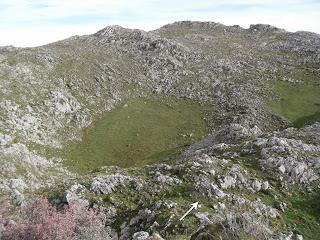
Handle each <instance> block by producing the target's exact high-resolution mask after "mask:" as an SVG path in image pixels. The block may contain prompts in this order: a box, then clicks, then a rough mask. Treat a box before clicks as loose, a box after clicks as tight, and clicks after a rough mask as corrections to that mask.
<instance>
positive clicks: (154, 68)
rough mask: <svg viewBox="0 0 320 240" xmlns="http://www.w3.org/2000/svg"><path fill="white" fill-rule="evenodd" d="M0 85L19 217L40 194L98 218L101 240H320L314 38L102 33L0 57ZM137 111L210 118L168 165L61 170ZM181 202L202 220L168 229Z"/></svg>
mask: <svg viewBox="0 0 320 240" xmlns="http://www.w3.org/2000/svg"><path fill="white" fill-rule="evenodd" d="M0 86H1V87H0V96H1V98H0V106H1V108H0V163H1V172H0V190H1V195H3V196H6V195H9V196H11V198H12V199H13V200H14V201H15V202H16V203H17V204H18V205H21V204H23V203H24V202H25V201H27V199H28V198H30V197H32V196H34V195H36V194H44V195H48V196H50V198H51V199H52V201H54V202H56V203H57V204H58V203H70V202H72V201H77V202H80V203H81V204H85V205H87V206H90V207H94V208H101V209H103V211H106V212H107V213H108V216H110V219H109V221H108V224H109V226H108V227H110V229H111V230H110V238H112V239H118V238H119V239H131V238H132V239H161V237H160V236H162V237H163V238H165V239H190V238H191V239H221V238H222V239H233V238H234V239H303V237H304V238H305V239H317V238H318V237H319V235H320V232H319V229H320V209H319V204H320V202H319V193H320V192H319V186H320V185H319V177H320V125H319V123H317V121H320V114H319V113H320V107H319V106H320V36H319V35H318V34H315V33H309V32H296V33H290V32H287V31H285V30H283V29H278V28H276V27H273V26H269V25H262V24H258V25H251V26H250V28H249V29H243V28H241V27H239V26H224V25H222V24H219V23H212V22H177V23H173V24H169V25H166V26H164V27H162V28H160V29H158V30H155V31H151V32H144V31H140V30H131V29H125V28H122V27H120V26H110V27H106V28H105V29H102V30H101V31H99V32H97V33H96V34H94V35H87V36H75V37H72V38H69V39H66V40H63V41H60V42H56V43H52V44H49V45H46V46H42V47H37V48H23V49H20V48H14V47H2V48H0ZM137 98H142V99H145V100H146V101H148V99H153V101H154V99H156V101H160V102H161V101H164V102H166V100H165V99H167V98H170V99H171V101H178V100H186V99H187V100H188V101H192V102H193V103H200V104H201V105H203V106H204V105H205V106H211V107H209V108H211V110H209V111H206V114H205V115H204V116H201V117H202V118H203V119H205V121H206V124H207V126H208V135H207V136H204V137H203V138H202V139H201V140H200V141H196V140H197V139H195V140H194V141H193V142H194V143H193V144H192V145H190V146H188V147H186V148H184V149H183V150H182V151H181V152H180V154H179V156H176V155H175V157H174V158H171V160H170V161H169V162H168V161H165V162H164V161H161V158H159V159H158V160H157V163H154V164H149V165H146V166H143V167H141V166H139V167H134V166H133V167H130V168H120V167H117V166H101V167H99V168H97V169H95V170H94V171H87V172H81V174H79V172H77V171H73V169H74V168H70V166H68V165H67V164H66V158H67V156H66V154H60V152H61V151H63V149H65V148H66V146H68V144H70V143H73V142H77V141H81V139H83V137H84V133H83V131H84V129H86V128H88V127H89V128H90V127H91V126H92V124H94V123H95V121H96V119H97V118H99V117H101V116H103V115H104V114H105V113H107V112H112V111H117V109H118V108H119V106H122V105H121V104H124V103H126V102H128V101H130V99H137ZM172 99H175V100H172ZM166 104H167V105H168V103H166ZM169 105H170V104H169ZM178 120H179V119H178ZM142 122H143V121H142ZM124 127H125V126H124ZM181 134H182V133H181ZM182 135H183V137H186V136H185V134H182ZM190 136H191V135H190ZM187 137H188V136H187ZM189 144H190V143H189ZM189 144H188V145H189ZM151 147H152V146H151ZM180 150H181V149H180ZM128 154H131V153H130V152H129V153H128ZM122 157H123V156H122ZM124 158H125V157H124ZM128 158H129V157H128ZM123 161H126V159H123ZM88 163H89V164H90V159H88ZM73 164H75V165H76V164H77V163H76V162H73ZM106 165H108V164H106ZM109 165H110V164H109ZM193 202H199V203H200V207H199V208H198V209H197V210H193V211H192V212H191V214H190V215H189V216H187V217H186V218H185V219H184V220H183V221H179V218H180V217H181V216H182V215H183V214H184V212H185V211H186V210H188V208H189V205H190V204H191V203H193ZM219 237H220V238H219Z"/></svg>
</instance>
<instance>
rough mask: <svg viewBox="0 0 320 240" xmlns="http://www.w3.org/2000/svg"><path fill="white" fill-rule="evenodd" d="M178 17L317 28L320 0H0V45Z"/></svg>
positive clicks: (41, 41) (34, 43)
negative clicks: (109, 26)
mask: <svg viewBox="0 0 320 240" xmlns="http://www.w3.org/2000/svg"><path fill="white" fill-rule="evenodd" d="M181 20H199V21H213V22H220V23H223V24H226V25H234V24H238V25H241V26H243V27H248V26H249V25H250V24H252V23H268V24H271V25H275V26H277V27H281V28H285V29H287V30H290V31H298V30H307V31H313V32H317V33H320V0H221V1H218V0H0V46H4V45H14V46H18V47H26V46H39V45H43V44H46V43H50V42H53V41H57V40H60V39H64V38H67V37H70V36H73V35H82V34H90V33H94V32H96V31H98V30H100V29H102V28H104V27H106V26H108V25H115V24H117V25H121V26H124V27H130V28H139V29H143V30H152V29H156V28H159V27H161V26H162V25H164V24H166V23H170V22H174V21H181Z"/></svg>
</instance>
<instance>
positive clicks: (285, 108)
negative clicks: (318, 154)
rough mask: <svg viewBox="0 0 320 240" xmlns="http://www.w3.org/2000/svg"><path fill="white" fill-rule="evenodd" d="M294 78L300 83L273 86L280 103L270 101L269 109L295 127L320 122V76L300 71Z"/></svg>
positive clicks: (276, 83)
mask: <svg viewBox="0 0 320 240" xmlns="http://www.w3.org/2000/svg"><path fill="white" fill-rule="evenodd" d="M289 77H292V78H293V79H298V80H300V81H301V82H300V83H289V82H284V81H274V82H273V83H272V86H273V88H274V90H275V91H276V93H277V94H278V96H279V97H280V100H279V101H269V102H268V103H267V106H268V108H269V109H270V110H271V111H272V112H274V113H276V114H279V115H282V116H284V117H286V118H288V119H289V120H290V121H291V122H292V123H293V124H294V126H295V127H303V126H304V125H306V124H311V123H313V122H316V121H320V76H319V75H315V74H312V73H310V71H307V70H299V71H298V72H296V73H295V74H294V75H293V76H289Z"/></svg>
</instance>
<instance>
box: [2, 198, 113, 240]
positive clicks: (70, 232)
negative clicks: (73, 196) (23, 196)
mask: <svg viewBox="0 0 320 240" xmlns="http://www.w3.org/2000/svg"><path fill="white" fill-rule="evenodd" d="M0 215H1V211H0ZM3 217H5V218H6V216H4V215H3ZM3 217H2V218H3ZM0 221H1V217H0ZM2 221H3V220H2ZM105 221H106V216H105V214H103V213H97V212H95V211H93V210H88V209H86V208H85V207H83V206H80V205H77V204H73V205H70V206H66V207H65V208H64V209H62V210H57V209H56V208H55V207H53V206H52V205H51V204H50V203H49V201H48V200H47V199H43V198H38V199H36V200H34V201H33V202H31V203H29V204H27V205H26V206H25V207H24V208H23V209H22V217H21V218H20V219H18V220H17V221H15V222H14V223H7V224H6V225H5V226H4V227H3V230H2V238H1V239H3V240H31V239H34V240H68V239H70V240H80V239H109V234H108V231H107V228H106V227H105ZM6 222H8V220H6ZM0 224H1V222H0ZM0 231H1V230H0ZM0 236H1V233H0Z"/></svg>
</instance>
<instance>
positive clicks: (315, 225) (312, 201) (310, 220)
mask: <svg viewBox="0 0 320 240" xmlns="http://www.w3.org/2000/svg"><path fill="white" fill-rule="evenodd" d="M319 196H320V192H319V191H318V192H317V193H312V194H303V193H302V194H299V195H295V196H294V197H292V198H291V199H289V200H290V205H289V207H288V209H287V210H286V212H285V213H284V215H283V216H282V218H283V221H284V222H285V223H286V224H287V225H289V226H290V227H291V228H292V229H294V230H295V231H296V232H297V233H299V234H302V235H303V237H304V239H307V240H308V239H309V240H313V239H320V198H319Z"/></svg>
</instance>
